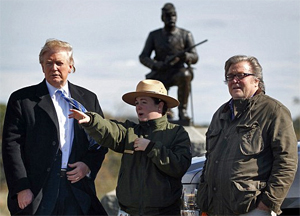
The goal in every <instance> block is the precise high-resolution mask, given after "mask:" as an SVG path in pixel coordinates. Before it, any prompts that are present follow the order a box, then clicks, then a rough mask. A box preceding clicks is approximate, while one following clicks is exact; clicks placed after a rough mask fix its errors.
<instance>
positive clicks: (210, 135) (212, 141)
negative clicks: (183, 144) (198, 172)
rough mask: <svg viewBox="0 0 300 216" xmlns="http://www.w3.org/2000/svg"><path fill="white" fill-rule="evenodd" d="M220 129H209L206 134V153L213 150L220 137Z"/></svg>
mask: <svg viewBox="0 0 300 216" xmlns="http://www.w3.org/2000/svg"><path fill="white" fill-rule="evenodd" d="M220 133H221V129H209V130H208V131H207V132H206V150H207V152H208V153H210V152H211V151H213V150H214V148H215V146H216V144H217V141H218V139H219V137H220Z"/></svg>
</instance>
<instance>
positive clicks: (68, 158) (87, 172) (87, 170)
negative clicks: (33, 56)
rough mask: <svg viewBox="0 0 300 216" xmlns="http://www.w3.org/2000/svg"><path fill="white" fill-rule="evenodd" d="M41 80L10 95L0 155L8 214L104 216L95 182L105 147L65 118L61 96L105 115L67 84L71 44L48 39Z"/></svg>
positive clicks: (86, 92) (90, 94)
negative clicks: (95, 144)
mask: <svg viewBox="0 0 300 216" xmlns="http://www.w3.org/2000/svg"><path fill="white" fill-rule="evenodd" d="M40 64H41V66H42V69H43V73H44V75H45V79H44V80H43V81H42V82H41V83H39V84H37V85H33V86H29V87H25V88H22V89H20V90H17V91H15V92H14V93H12V94H11V96H10V98H9V101H8V104H7V110H6V116H5V122H4V129H3V141H2V154H3V165H4V170H5V175H6V181H7V185H8V190H9V192H8V200H7V201H8V209H9V211H10V213H11V214H12V215H16V214H20V215H106V212H105V210H104V209H103V207H102V205H101V203H100V201H99V200H98V198H97V196H96V190H95V184H94V180H95V178H96V175H97V173H98V171H99V169H100V167H101V164H102V162H103V159H104V157H105V154H106V153H107V148H104V147H98V148H92V147H91V144H90V143H91V142H90V141H89V139H88V137H87V135H86V134H85V132H84V130H83V129H82V128H81V127H80V126H79V125H78V123H77V122H76V121H73V120H71V119H69V118H68V113H69V109H70V108H71V105H70V104H69V103H68V102H66V100H65V99H64V98H63V97H62V94H61V93H60V91H58V90H61V91H62V92H63V93H64V94H65V95H67V96H69V97H72V98H73V99H75V100H76V101H78V102H80V103H81V104H82V105H83V106H84V107H85V108H86V109H87V110H90V111H94V112H97V113H99V114H100V115H103V113H102V110H101V107H100V105H99V102H98V99H97V96H96V95H95V94H94V93H93V92H91V91H89V90H87V89H85V88H82V87H79V86H77V85H74V84H72V83H70V82H69V81H68V80H67V78H68V75H69V74H70V73H71V72H72V71H73V72H74V71H75V67H74V60H73V50H72V46H71V45H70V44H69V43H67V42H63V41H60V40H56V39H54V40H47V41H46V43H45V45H44V47H43V48H42V50H41V52H40Z"/></svg>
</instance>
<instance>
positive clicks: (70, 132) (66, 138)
mask: <svg viewBox="0 0 300 216" xmlns="http://www.w3.org/2000/svg"><path fill="white" fill-rule="evenodd" d="M46 84H47V87H48V91H49V94H50V97H51V99H52V101H53V104H54V107H55V110H56V114H57V118H58V124H59V139H60V150H61V152H62V161H61V168H62V169H66V168H67V167H68V160H69V156H70V153H71V149H72V143H73V138H74V127H73V125H74V119H69V118H68V115H69V113H70V108H71V105H70V104H69V103H68V102H67V101H65V100H64V99H63V98H62V97H61V96H60V93H56V91H57V90H58V89H57V88H55V87H53V86H52V85H51V84H49V83H48V82H47V81H46ZM60 90H62V91H63V92H64V94H65V95H67V96H69V97H71V95H70V91H69V86H68V83H67V84H66V85H65V86H63V87H62V88H61V89H60Z"/></svg>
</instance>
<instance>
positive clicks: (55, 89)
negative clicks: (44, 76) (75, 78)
mask: <svg viewBox="0 0 300 216" xmlns="http://www.w3.org/2000/svg"><path fill="white" fill-rule="evenodd" d="M46 85H47V88H48V91H49V94H50V97H53V96H54V94H55V92H56V91H57V90H58V88H55V87H54V86H52V85H51V84H50V83H49V82H48V81H47V80H46ZM60 90H62V91H63V92H64V93H65V95H68V96H70V91H69V83H68V82H67V83H66V85H64V86H63V87H62V88H60Z"/></svg>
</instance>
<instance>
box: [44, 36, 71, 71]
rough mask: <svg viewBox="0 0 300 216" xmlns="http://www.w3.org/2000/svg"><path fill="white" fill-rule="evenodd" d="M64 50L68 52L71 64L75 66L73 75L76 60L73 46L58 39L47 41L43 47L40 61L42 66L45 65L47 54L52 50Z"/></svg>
mask: <svg viewBox="0 0 300 216" xmlns="http://www.w3.org/2000/svg"><path fill="white" fill-rule="evenodd" d="M55 49H58V50H64V51H66V52H67V54H68V56H69V63H70V64H71V65H72V66H73V73H74V72H75V66H74V59H73V47H72V46H71V44H69V43H68V42H65V41H61V40H57V39H48V40H46V43H45V45H44V46H43V48H42V50H41V52H40V54H39V61H40V64H42V63H43V60H44V59H43V57H44V54H45V53H46V52H49V51H51V50H55Z"/></svg>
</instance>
